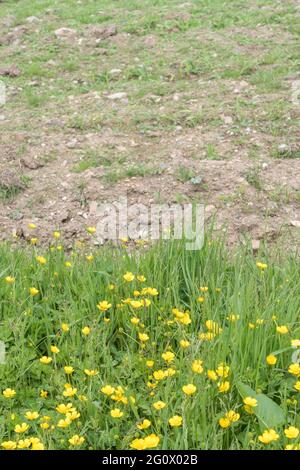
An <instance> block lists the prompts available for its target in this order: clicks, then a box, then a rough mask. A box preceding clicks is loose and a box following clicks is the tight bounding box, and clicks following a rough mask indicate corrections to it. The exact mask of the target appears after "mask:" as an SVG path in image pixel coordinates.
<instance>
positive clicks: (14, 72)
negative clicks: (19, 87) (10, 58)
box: [0, 64, 21, 78]
mask: <svg viewBox="0 0 300 470" xmlns="http://www.w3.org/2000/svg"><path fill="white" fill-rule="evenodd" d="M20 73H21V70H20V69H19V67H18V66H17V65H14V64H13V65H8V66H4V67H0V76H2V77H4V76H6V77H11V78H14V77H18V76H19V75H20Z"/></svg>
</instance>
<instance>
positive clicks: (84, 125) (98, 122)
mask: <svg viewBox="0 0 300 470" xmlns="http://www.w3.org/2000/svg"><path fill="white" fill-rule="evenodd" d="M68 127H70V128H71V129H76V130H79V131H83V130H88V129H91V130H100V129H101V128H102V127H103V120H102V116H99V115H90V116H82V115H78V116H73V117H71V118H70V119H69V122H68Z"/></svg>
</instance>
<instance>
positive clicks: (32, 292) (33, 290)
mask: <svg viewBox="0 0 300 470" xmlns="http://www.w3.org/2000/svg"><path fill="white" fill-rule="evenodd" d="M39 292H40V291H39V290H38V289H36V288H35V287H30V288H29V294H30V295H31V296H32V297H34V296H35V295H38V293H39Z"/></svg>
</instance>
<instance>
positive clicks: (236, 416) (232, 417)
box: [225, 410, 240, 423]
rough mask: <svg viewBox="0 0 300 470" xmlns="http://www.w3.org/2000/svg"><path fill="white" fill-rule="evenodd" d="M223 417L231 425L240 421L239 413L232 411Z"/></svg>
mask: <svg viewBox="0 0 300 470" xmlns="http://www.w3.org/2000/svg"><path fill="white" fill-rule="evenodd" d="M225 417H226V418H228V419H229V421H230V422H231V423H235V422H236V421H238V420H239V419H240V415H239V413H236V412H235V411H233V410H229V411H228V412H227V413H226V415H225Z"/></svg>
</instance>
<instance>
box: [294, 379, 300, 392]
mask: <svg viewBox="0 0 300 470" xmlns="http://www.w3.org/2000/svg"><path fill="white" fill-rule="evenodd" d="M294 389H295V390H297V392H300V380H297V382H296V383H295V385H294Z"/></svg>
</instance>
